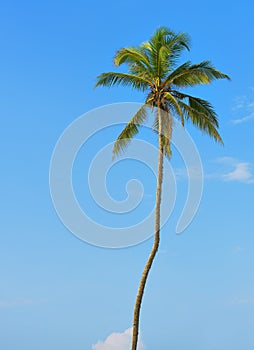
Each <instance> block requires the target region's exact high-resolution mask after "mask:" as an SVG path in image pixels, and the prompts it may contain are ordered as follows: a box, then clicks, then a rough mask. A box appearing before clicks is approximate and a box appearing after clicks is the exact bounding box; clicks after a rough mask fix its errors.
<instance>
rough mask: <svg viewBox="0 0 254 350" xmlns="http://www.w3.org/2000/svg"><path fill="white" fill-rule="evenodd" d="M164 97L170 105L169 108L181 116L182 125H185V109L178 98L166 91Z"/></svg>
mask: <svg viewBox="0 0 254 350" xmlns="http://www.w3.org/2000/svg"><path fill="white" fill-rule="evenodd" d="M164 98H165V99H166V101H167V104H168V106H169V110H172V111H173V112H174V114H175V115H176V116H179V117H180V119H181V122H182V125H184V119H183V111H182V109H181V106H180V105H179V103H178V101H177V98H175V97H174V96H173V95H172V94H171V93H169V92H165V93H164Z"/></svg>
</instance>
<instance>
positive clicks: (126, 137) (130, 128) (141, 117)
mask: <svg viewBox="0 0 254 350" xmlns="http://www.w3.org/2000/svg"><path fill="white" fill-rule="evenodd" d="M149 107H150V106H149V105H147V104H144V105H143V106H141V107H140V109H139V110H138V111H137V112H136V114H135V115H134V116H133V117H132V118H131V120H130V121H129V122H128V124H127V125H126V126H125V128H124V129H123V131H122V132H121V134H120V135H119V136H118V138H117V139H116V141H115V143H114V148H113V157H115V156H117V155H118V154H119V153H121V152H122V151H124V150H125V148H126V147H127V146H128V144H129V142H130V141H131V140H132V138H133V137H134V136H135V135H136V134H137V133H138V131H139V127H140V126H141V125H142V124H143V123H144V121H145V120H146V118H147V116H148V113H147V109H148V108H149Z"/></svg>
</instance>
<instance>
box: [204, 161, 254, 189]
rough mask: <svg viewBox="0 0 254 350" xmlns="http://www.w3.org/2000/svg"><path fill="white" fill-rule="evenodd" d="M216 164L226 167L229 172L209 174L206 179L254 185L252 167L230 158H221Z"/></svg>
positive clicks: (247, 163) (249, 164)
mask: <svg viewBox="0 0 254 350" xmlns="http://www.w3.org/2000/svg"><path fill="white" fill-rule="evenodd" d="M216 162H217V163H221V164H223V165H226V166H227V167H228V168H229V169H230V170H224V172H222V173H217V174H210V175H208V177H210V178H212V177H213V178H217V179H221V180H223V181H238V182H242V183H245V184H252V183H254V174H253V165H252V164H251V163H249V162H243V161H240V160H238V159H235V158H231V157H222V158H218V159H217V160H216Z"/></svg>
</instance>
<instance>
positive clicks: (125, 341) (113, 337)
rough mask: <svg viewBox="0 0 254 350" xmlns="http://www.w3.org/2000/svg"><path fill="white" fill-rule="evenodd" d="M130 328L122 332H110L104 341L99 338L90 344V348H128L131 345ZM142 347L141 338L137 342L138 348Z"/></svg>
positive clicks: (103, 349) (99, 349) (107, 349)
mask: <svg viewBox="0 0 254 350" xmlns="http://www.w3.org/2000/svg"><path fill="white" fill-rule="evenodd" d="M131 337H132V328H128V329H126V330H125V331H124V332H123V333H112V334H110V335H109V336H108V337H107V338H106V340H105V341H101V340H99V341H98V342H97V343H96V344H94V345H92V350H129V349H130V347H131ZM142 349H144V344H143V342H142V340H140V341H139V343H138V350H142Z"/></svg>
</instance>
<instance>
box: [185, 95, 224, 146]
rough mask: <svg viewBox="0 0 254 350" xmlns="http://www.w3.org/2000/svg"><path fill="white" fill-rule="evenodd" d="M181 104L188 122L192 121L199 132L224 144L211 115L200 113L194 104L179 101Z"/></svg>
mask: <svg viewBox="0 0 254 350" xmlns="http://www.w3.org/2000/svg"><path fill="white" fill-rule="evenodd" d="M179 104H180V106H181V107H182V109H183V111H184V117H185V119H186V120H191V122H192V124H193V125H194V126H196V127H197V128H198V129H199V130H201V131H202V132H204V133H206V134H208V135H209V136H210V137H212V138H213V139H214V140H215V141H217V142H218V143H221V144H223V140H222V138H221V136H220V134H219V132H218V130H217V126H216V125H215V124H214V123H213V122H212V120H211V118H210V116H209V115H207V114H205V113H202V112H200V111H199V109H195V107H194V106H193V104H190V105H188V104H186V103H184V102H182V101H179Z"/></svg>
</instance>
